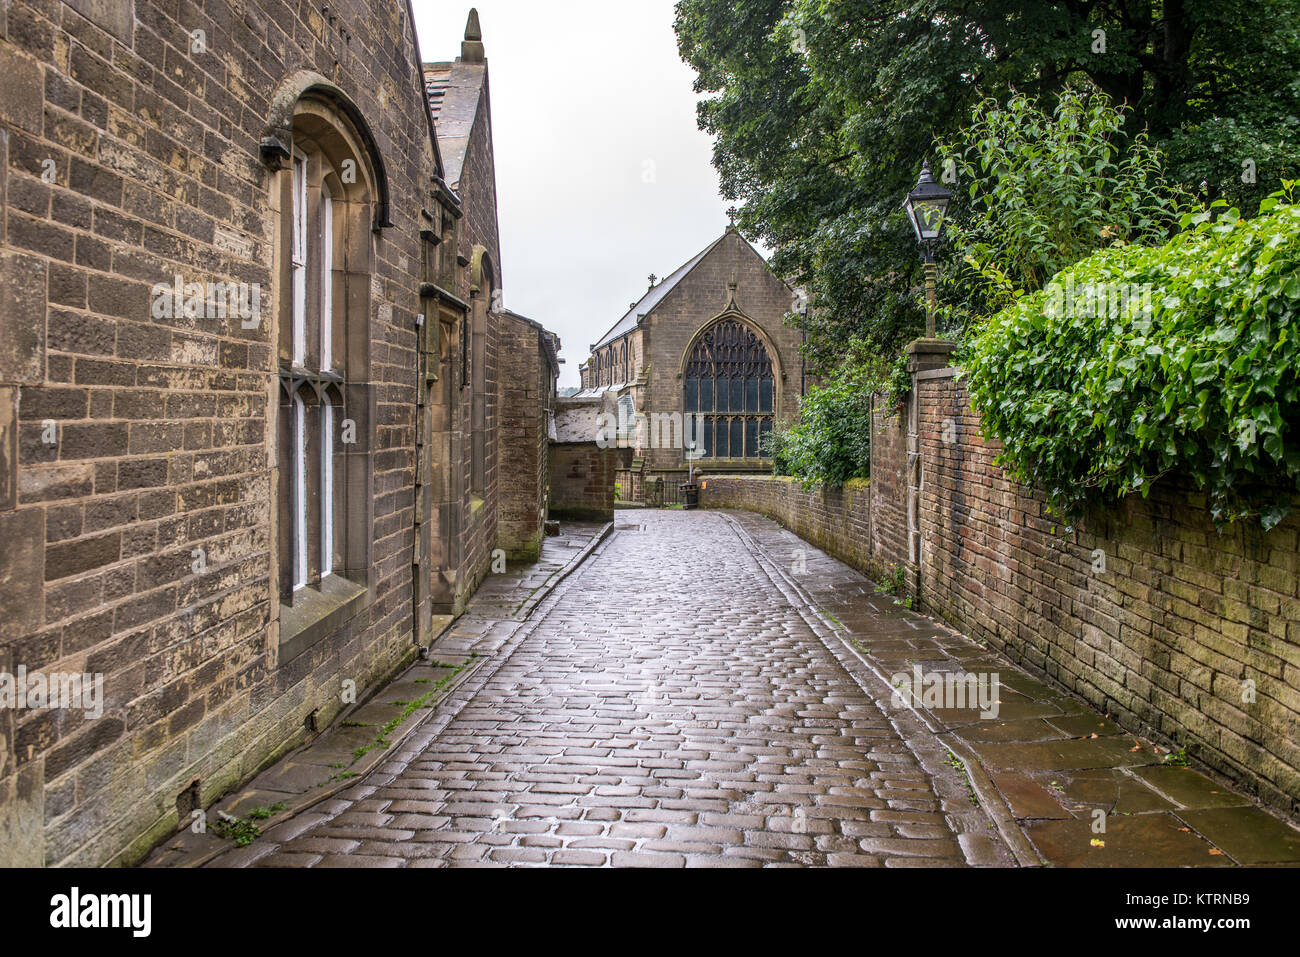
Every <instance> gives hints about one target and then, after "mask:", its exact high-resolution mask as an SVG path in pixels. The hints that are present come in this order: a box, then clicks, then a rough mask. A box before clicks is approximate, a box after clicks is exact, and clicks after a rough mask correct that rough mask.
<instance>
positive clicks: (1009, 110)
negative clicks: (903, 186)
mask: <svg viewBox="0 0 1300 957" xmlns="http://www.w3.org/2000/svg"><path fill="white" fill-rule="evenodd" d="M1128 112H1129V111H1128V110H1127V109H1126V108H1122V107H1121V108H1116V107H1115V106H1114V105H1113V104H1112V103H1111V101H1110V98H1109V97H1107V96H1106V95H1105V94H1104V93H1101V92H1100V91H1098V90H1096V89H1093V88H1091V87H1082V88H1074V87H1069V88H1066V89H1065V90H1064V91H1062V93H1061V95H1060V97H1059V98H1058V99H1057V100H1056V103H1055V105H1054V106H1053V107H1051V108H1046V107H1043V106H1040V105H1039V101H1038V100H1036V99H1033V98H1031V97H1029V96H1026V95H1025V94H1023V93H1016V94H1014V95H1013V96H1011V97H1010V99H1008V100H1007V103H1006V105H1005V106H1003V105H1001V104H999V103H998V102H997V100H994V99H992V98H989V99H985V100H984V101H982V102H980V103H977V104H976V106H975V108H974V110H973V111H972V112H971V119H970V124H969V125H968V126H967V127H965V128H964V129H962V130H961V131H959V132H958V133H957V134H956V136H954V137H953V138H952V140H951V141H949V142H947V143H945V144H943V145H941V146H940V159H941V170H946V171H948V172H950V173H951V174H953V176H952V177H951V178H950V181H951V182H953V183H954V185H953V186H952V189H953V191H954V193H955V194H956V195H955V196H954V197H953V215H952V217H951V218H950V220H949V223H948V230H949V234H950V235H949V241H950V245H951V247H952V249H953V250H954V251H955V252H956V253H957V259H956V262H955V263H953V265H952V266H951V267H949V268H948V269H946V270H945V272H946V273H947V274H948V276H949V277H950V280H951V281H950V282H947V283H945V284H944V286H945V288H944V289H943V290H941V291H942V292H943V299H944V300H947V302H946V304H944V303H941V308H940V314H939V323H940V326H941V327H943V328H945V329H947V330H948V331H949V332H950V333H953V334H958V333H960V332H961V330H962V329H963V328H965V327H966V326H968V325H973V323H972V319H973V318H974V317H977V316H985V315H989V314H992V313H995V312H997V311H998V310H1000V309H1002V308H1005V307H1006V306H1009V305H1010V304H1011V303H1012V302H1014V301H1015V300H1016V299H1017V298H1019V297H1020V296H1022V295H1024V294H1026V293H1031V292H1036V291H1037V290H1039V289H1041V288H1042V287H1043V286H1044V285H1045V284H1046V283H1047V281H1048V280H1049V279H1050V278H1051V277H1052V276H1053V275H1055V274H1056V273H1057V272H1059V271H1061V270H1062V269H1065V268H1066V267H1068V266H1070V265H1072V264H1074V263H1076V262H1078V261H1079V260H1081V259H1083V258H1084V257H1086V256H1089V255H1091V254H1092V253H1094V252H1096V251H1097V250H1099V249H1102V248H1104V247H1107V246H1109V245H1111V244H1113V243H1114V242H1117V241H1118V242H1131V243H1139V244H1143V245H1156V244H1158V243H1162V242H1164V241H1165V240H1167V239H1169V237H1170V236H1172V235H1173V234H1174V233H1175V232H1176V230H1177V224H1178V219H1179V215H1180V213H1181V212H1182V211H1183V210H1184V209H1187V208H1190V202H1191V199H1192V197H1191V196H1190V195H1189V194H1187V193H1186V192H1185V191H1183V190H1182V189H1181V188H1179V187H1178V186H1176V185H1174V184H1171V183H1169V182H1168V181H1167V180H1166V178H1165V174H1164V170H1163V157H1162V156H1161V154H1160V152H1159V151H1158V150H1157V149H1156V148H1155V147H1154V146H1152V145H1151V144H1150V143H1149V142H1148V141H1147V137H1146V134H1145V133H1137V134H1136V135H1134V136H1132V137H1131V138H1129V139H1126V138H1125V135H1124V132H1123V127H1124V123H1125V117H1126V115H1127V113H1128ZM941 170H936V173H935V175H936V176H940V175H942V173H941ZM954 297H955V299H956V301H954Z"/></svg>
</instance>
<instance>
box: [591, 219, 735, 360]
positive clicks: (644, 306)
mask: <svg viewBox="0 0 1300 957" xmlns="http://www.w3.org/2000/svg"><path fill="white" fill-rule="evenodd" d="M727 232H730V230H728V231H727ZM726 238H727V233H723V234H722V235H721V236H719V237H718V238H717V239H715V240H714V241H713V242H711V243H709V244H708V245H707V246H705V247H704V249H702V250H700V252H699V253H697V254H696V255H694V256H692V257H691V258H690V259H688V260H687V261H686V262H684V263H682V265H681V266H680V267H679V268H678V269H677V270H676V271H675V272H674V273H673V274H672V275H670V276H669V277H668V278H667V279H665V280H663V281H662V282H660V283H659V284H658V285H655V286H651V287H650V288H649V289H648V290H646V294H645V295H644V296H642V297H641V299H640V300H639V301H638V302H636V303H635V304H634V305H633V306H632V308H631V309H629V310H628V311H627V314H626V315H625V316H623V318H622V319H620V320H619V321H618V322H616V323H614V327H613V328H612V329H610V330H609V332H607V333H605V335H604V336H602V337H601V339H600V341H599V342H597V343H596V346H595V348H596V349H599V348H600V347H601V346H603V345H606V344H608V343H610V342H613V341H614V340H615V339H617V338H619V337H620V336H624V335H626V334H627V333H629V332H631V331H632V330H633V329H635V328H636V320H637V317H638V316H648V315H649V314H650V312H651V310H653V309H654V307H655V306H657V305H659V303H661V302H663V300H664V297H666V296H667V295H668V294H669V293H670V292H672V291H673V289H675V288H676V287H677V284H678V283H680V282H681V281H682V280H683V279H685V278H686V277H687V276H688V275H689V274H690V272H691V270H692V269H694V268H695V267H696V266H698V265H699V264H700V260H701V259H703V258H704V257H705V256H707V255H708V254H709V253H710V252H711V251H712V249H713V247H714V246H716V245H718V243H720V242H722V241H723V240H724V239H726ZM593 351H594V350H593Z"/></svg>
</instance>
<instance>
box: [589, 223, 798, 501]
mask: <svg viewBox="0 0 1300 957" xmlns="http://www.w3.org/2000/svg"><path fill="white" fill-rule="evenodd" d="M797 308H798V297H797V295H796V293H795V291H794V290H793V289H791V288H790V287H789V286H788V285H786V283H785V282H783V281H782V280H781V279H780V278H779V277H777V276H776V274H774V273H773V272H772V270H771V269H770V268H769V267H768V264H767V262H766V261H765V260H764V259H763V257H762V256H761V255H760V254H759V253H758V251H757V250H755V249H754V248H753V247H752V246H751V245H750V244H749V243H748V242H746V241H745V239H744V238H743V237H742V236H741V235H740V233H739V232H738V231H737V230H736V229H735V228H734V227H730V228H728V229H727V231H726V232H725V233H723V235H722V236H720V237H719V238H718V239H716V240H715V241H714V242H712V243H710V244H709V245H708V246H707V247H706V248H705V249H703V250H702V251H701V252H699V253H698V254H697V255H695V256H694V257H692V258H691V259H690V260H688V261H687V262H686V263H684V264H683V265H682V266H681V267H680V268H678V269H676V270H675V271H674V272H672V273H671V274H670V275H669V276H668V277H667V278H666V279H664V280H662V281H656V280H655V277H653V276H652V277H651V285H650V288H649V289H647V290H646V292H645V295H643V296H642V297H641V299H640V300H638V301H637V302H636V303H633V304H632V307H631V308H630V309H629V310H628V312H627V313H626V314H625V315H624V316H623V317H622V318H621V319H620V320H619V321H618V322H616V323H615V324H614V326H613V327H612V328H611V329H610V330H609V331H608V332H607V333H605V335H604V336H602V337H601V338H600V339H599V341H597V342H596V343H595V344H594V345H592V346H591V347H590V355H589V357H588V359H587V361H586V363H584V365H583V366H582V367H581V380H582V389H583V391H582V392H580V393H579V395H580V396H595V395H601V396H604V397H605V398H606V399H607V400H610V401H612V404H613V408H614V409H615V413H614V415H615V417H616V419H617V431H618V437H617V438H618V442H617V444H618V445H619V447H620V448H623V449H625V450H626V451H625V453H624V455H623V456H622V458H623V460H624V461H623V462H622V466H623V469H624V471H625V474H624V475H623V477H622V483H623V484H625V485H627V486H629V488H633V489H634V488H638V487H641V486H642V485H643V482H644V480H645V479H647V478H655V477H659V478H665V479H667V484H668V486H669V487H671V486H672V485H673V482H674V481H675V480H676V477H677V475H678V474H679V473H680V472H681V471H682V470H684V469H685V468H686V465H687V448H686V447H687V446H689V445H690V444H691V442H692V441H694V442H695V444H696V452H695V454H697V455H698V456H699V458H698V461H697V470H700V471H703V472H704V473H706V474H707V473H709V472H749V471H766V470H769V469H770V468H771V461H770V459H768V458H765V457H764V456H763V454H762V449H761V442H762V438H763V436H764V435H765V434H766V433H767V432H768V431H770V430H771V429H772V428H774V427H776V426H778V425H784V424H788V423H789V422H790V421H791V420H792V419H794V417H795V416H796V415H797V414H798V408H799V401H800V397H801V396H802V395H803V392H804V387H805V382H804V369H803V360H802V357H801V355H800V352H799V346H800V341H801V340H800V333H799V332H798V330H796V329H794V328H793V327H791V326H789V325H787V324H786V323H785V317H786V316H787V315H788V314H789V313H791V312H792V311H794V310H795V309H797ZM607 431H608V430H607ZM611 438H612V437H611V436H605V437H604V438H603V439H602V441H603V442H608V441H610V440H611ZM633 494H635V493H632V492H629V493H627V495H626V497H632V495H633Z"/></svg>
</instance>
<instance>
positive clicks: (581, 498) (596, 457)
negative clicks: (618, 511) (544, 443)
mask: <svg viewBox="0 0 1300 957" xmlns="http://www.w3.org/2000/svg"><path fill="white" fill-rule="evenodd" d="M618 452H619V450H618V449H602V448H599V447H598V446H597V445H596V443H595V442H553V443H551V448H550V470H551V483H550V484H551V500H550V508H549V514H550V517H551V518H555V519H560V520H561V521H563V520H565V519H568V520H570V521H583V522H608V521H612V520H613V518H614V473H615V471H616V470H617V468H618Z"/></svg>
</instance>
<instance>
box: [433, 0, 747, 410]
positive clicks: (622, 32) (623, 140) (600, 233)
mask: <svg viewBox="0 0 1300 957" xmlns="http://www.w3.org/2000/svg"><path fill="white" fill-rule="evenodd" d="M473 5H474V6H477V8H478V12H479V19H480V21H481V23H482V26H483V43H484V46H485V48H486V51H487V59H488V75H489V77H490V82H491V90H492V119H493V132H494V134H495V138H496V166H497V194H498V203H499V207H500V210H499V212H500V222H501V247H502V248H501V259H502V263H501V272H502V276H503V283H502V291H503V293H504V297H505V304H506V306H507V307H509V308H510V309H513V310H515V311H516V312H520V313H523V314H524V315H526V316H528V317H529V318H531V319H536V320H537V321H538V322H540V323H542V324H543V325H545V326H546V327H547V328H548V329H551V330H553V331H554V332H556V333H558V334H559V336H560V339H561V341H562V343H563V353H562V357H563V358H564V359H565V360H566V362H565V365H564V366H563V367H562V369H563V372H562V376H561V380H560V385H561V387H563V386H566V385H577V383H578V366H579V364H580V363H581V362H582V361H583V360H585V359H586V356H587V346H588V345H590V344H591V343H593V342H595V341H596V340H597V338H599V337H600V336H601V334H603V333H604V332H605V331H606V330H607V329H608V328H609V327H610V326H612V325H613V324H614V323H615V322H616V321H617V320H618V319H619V318H620V317H621V316H622V315H623V313H625V312H626V311H627V308H628V304H629V303H631V302H633V301H634V300H636V299H639V298H640V297H641V295H642V294H643V293H644V292H645V290H646V287H647V286H648V282H647V279H646V277H647V276H648V275H649V274H650V273H652V272H653V273H655V274H656V275H657V276H660V277H662V276H666V275H667V274H668V273H669V272H671V271H672V270H674V269H676V268H677V267H678V266H680V265H681V264H682V263H684V262H686V260H688V259H690V258H691V257H692V256H694V255H695V254H696V253H697V252H699V251H700V250H701V249H703V248H704V247H705V246H707V245H708V244H709V243H710V242H711V241H712V240H714V239H716V238H717V237H718V236H719V235H721V234H722V231H723V230H724V229H725V228H726V226H727V215H726V209H727V207H728V206H729V205H730V204H728V203H727V202H725V201H724V200H723V199H722V197H721V196H720V195H719V193H718V177H717V173H716V172H715V171H714V169H713V166H712V165H711V163H710V159H711V156H712V143H711V141H710V138H709V137H708V136H706V135H705V134H704V133H702V132H700V131H699V130H698V129H697V127H696V125H695V103H696V99H697V98H696V95H695V93H694V92H693V91H692V89H691V84H692V82H693V81H694V76H695V74H694V71H692V70H691V69H690V67H688V66H687V65H686V64H685V63H683V62H682V61H681V59H680V58H679V57H678V55H677V39H676V36H675V35H674V34H673V26H672V24H673V4H672V0H557V2H551V3H545V2H542V0H478V2H477V3H475V4H473ZM413 6H414V8H415V21H416V26H417V27H418V29H419V32H420V52H421V54H422V55H423V56H424V58H425V59H426V60H429V61H438V60H452V59H455V57H456V56H458V55H459V54H460V41H461V39H462V37H463V36H464V31H465V20H466V18H467V17H468V15H469V10H470V6H471V4H470V3H468V2H464V3H457V2H448V0H414V4H413Z"/></svg>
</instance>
